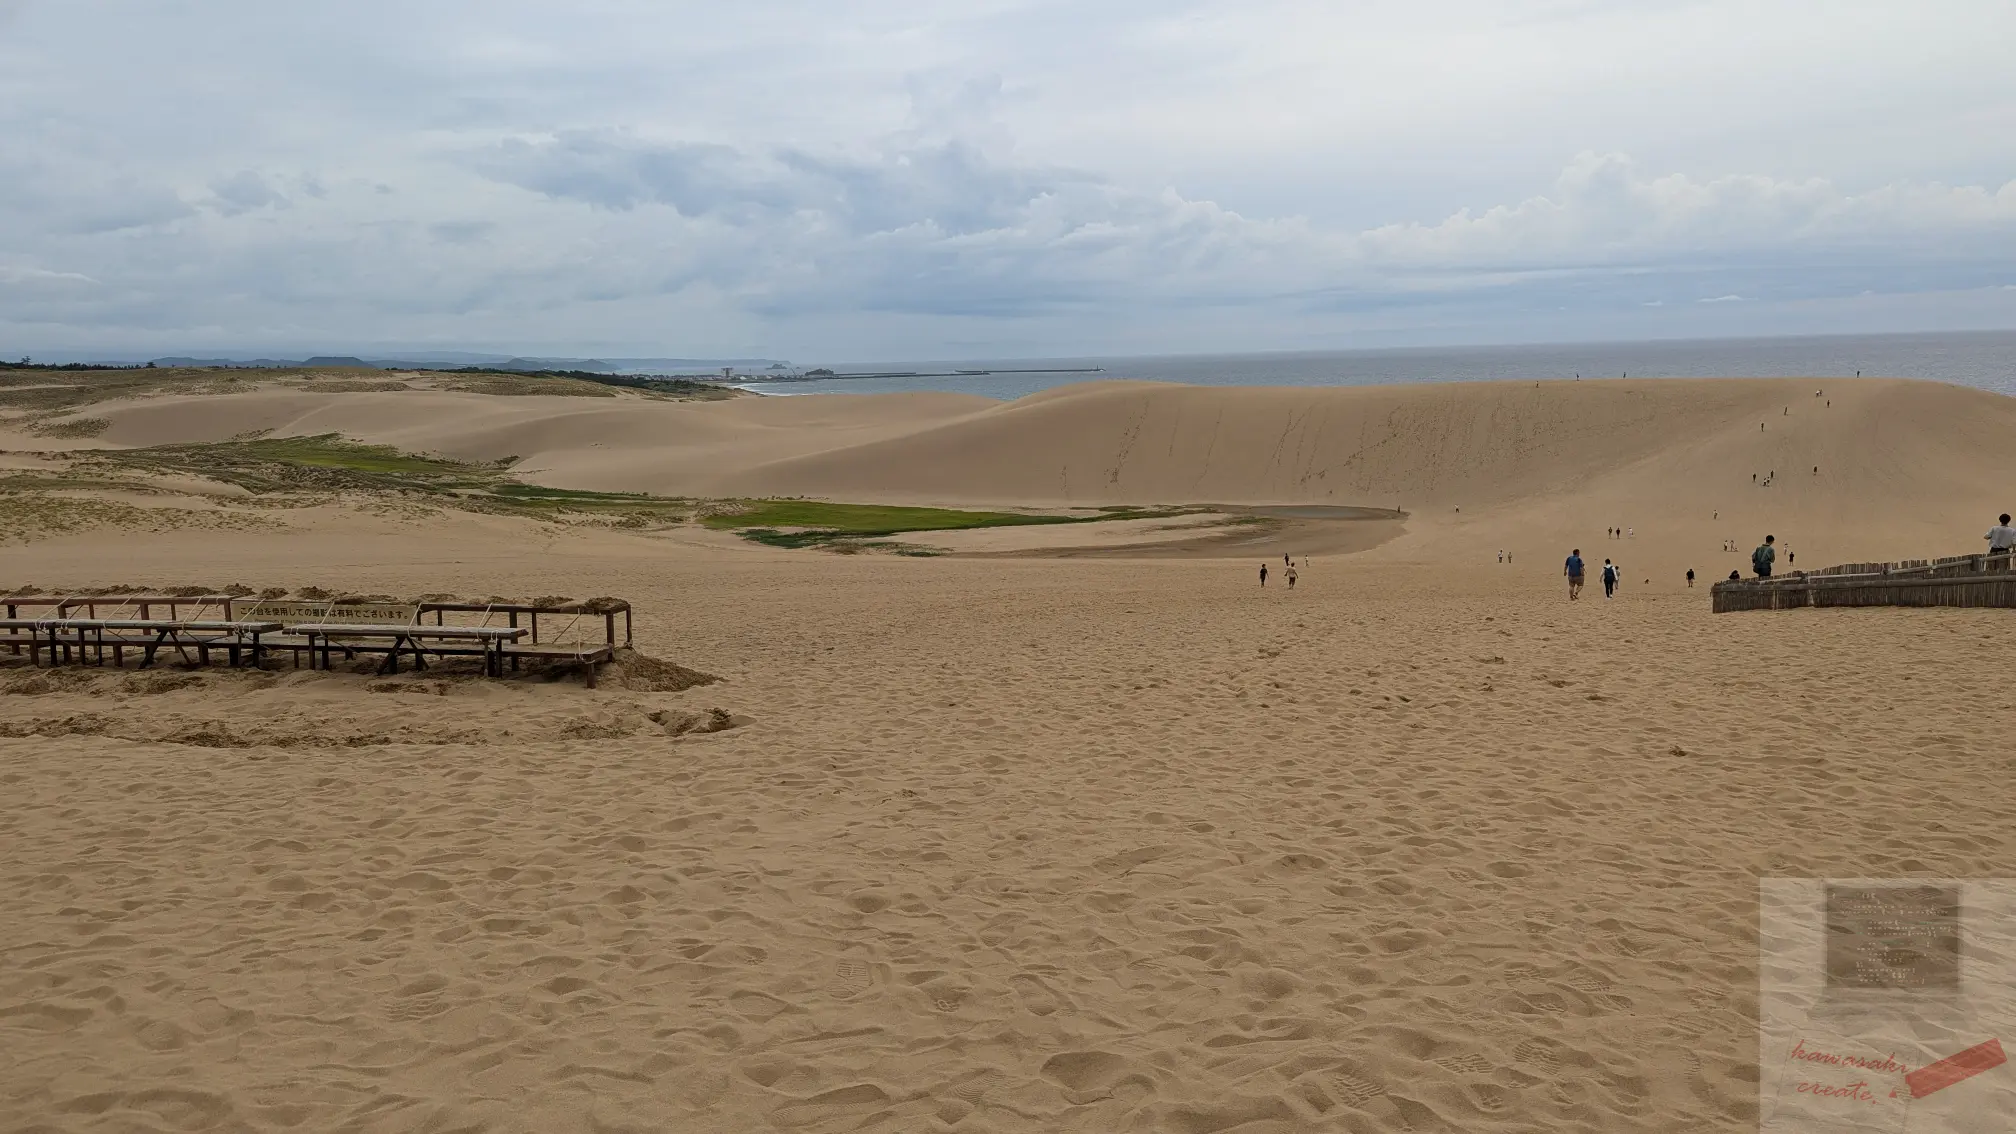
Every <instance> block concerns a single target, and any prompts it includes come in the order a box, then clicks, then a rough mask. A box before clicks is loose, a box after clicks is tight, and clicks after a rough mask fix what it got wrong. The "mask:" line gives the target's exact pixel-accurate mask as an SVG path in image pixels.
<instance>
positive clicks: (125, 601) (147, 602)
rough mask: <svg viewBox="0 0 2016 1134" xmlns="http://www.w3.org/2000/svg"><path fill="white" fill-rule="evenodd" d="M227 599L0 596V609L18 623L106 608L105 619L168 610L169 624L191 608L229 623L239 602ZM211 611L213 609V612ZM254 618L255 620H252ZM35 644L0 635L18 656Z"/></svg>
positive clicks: (88, 614)
mask: <svg viewBox="0 0 2016 1134" xmlns="http://www.w3.org/2000/svg"><path fill="white" fill-rule="evenodd" d="M241 601H243V600H241V599H235V598H233V597H232V596H230V595H88V594H87V595H5V596H0V605H4V606H5V607H6V608H7V618H8V620H14V619H19V618H21V617H22V613H21V612H22V611H24V610H46V611H48V612H49V613H48V614H47V615H45V617H48V618H70V617H73V616H75V615H76V614H77V612H79V611H82V612H83V617H85V618H98V617H100V614H99V611H98V608H99V607H101V606H104V607H110V608H111V609H110V611H109V612H108V613H107V614H105V615H104V617H108V618H121V617H124V618H131V617H133V616H134V615H135V614H138V615H139V617H141V618H149V619H151V618H153V617H154V608H155V607H162V606H165V607H167V608H168V618H169V620H170V621H177V620H182V619H183V612H182V608H183V607H194V608H195V614H194V617H195V618H197V619H201V618H204V617H205V616H209V617H214V618H219V619H222V620H223V621H226V622H230V621H233V620H234V619H235V618H236V617H237V615H236V614H234V613H233V611H232V604H233V603H235V602H241ZM213 608H214V609H213ZM252 617H254V618H256V617H257V616H256V615H254V616H252ZM37 641H39V639H38V638H36V636H35V635H33V634H31V633H25V632H21V633H17V632H12V631H9V632H7V633H5V634H0V646H6V647H7V648H8V652H10V653H12V654H14V655H16V656H19V655H20V653H21V647H23V646H30V647H32V646H34V644H35V643H36V642H37Z"/></svg>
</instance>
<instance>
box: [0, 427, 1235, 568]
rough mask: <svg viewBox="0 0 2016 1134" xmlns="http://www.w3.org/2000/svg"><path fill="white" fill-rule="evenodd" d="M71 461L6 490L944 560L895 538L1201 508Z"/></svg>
mask: <svg viewBox="0 0 2016 1134" xmlns="http://www.w3.org/2000/svg"><path fill="white" fill-rule="evenodd" d="M67 459H68V466H67V468H66V469H65V470H63V471H61V472H57V471H54V470H52V471H50V472H39V471H36V472H31V471H26V470H24V471H22V472H20V473H17V474H14V475H13V476H12V477H9V478H6V479H7V481H8V483H7V484H5V485H0V492H5V491H6V490H8V489H10V488H11V489H12V490H13V491H15V492H17V493H27V494H30V495H37V496H40V495H43V494H47V493H50V492H52V491H55V490H59V489H63V488H125V489H131V490H136V491H141V492H148V491H154V490H155V487H154V486H155V485H156V484H157V483H158V482H157V481H155V480H153V479H152V478H153V477H159V476H174V477H186V478H194V479H198V480H210V481H215V482H219V483H221V484H228V485H231V486H233V487H234V488H237V489H240V490H242V491H243V492H244V493H249V494H250V495H249V496H246V495H237V496H232V497H229V498H228V499H225V498H220V499H219V503H222V504H225V505H226V506H227V507H232V508H246V507H250V508H271V507H276V506H277V507H299V506H303V505H308V504H320V503H335V502H346V503H348V504H350V505H352V506H356V507H362V508H366V509H369V510H378V511H388V510H389V511H393V512H400V511H404V512H408V513H411V512H413V510H414V509H416V508H417V509H420V510H421V511H422V512H424V511H425V510H426V509H430V508H455V509H459V510H462V511H470V512H484V513H491V514H499V515H514V516H523V517H526V518H530V519H539V520H548V521H555V522H560V523H575V524H595V525H600V526H611V525H613V526H617V527H626V528H649V527H663V526H668V525H672V524H678V523H683V522H685V521H686V520H687V519H688V518H689V517H690V516H692V515H693V514H694V513H695V512H696V511H699V512H700V513H701V514H700V516H699V519H700V522H701V523H703V524H704V525H706V526H707V527H710V528H715V529H721V530H729V531H734V532H736V533H737V534H738V535H740V536H741V537H742V538H744V539H747V540H751V541H754V542H758V543H765V544H770V545H772V546H775V547H789V548H808V547H810V548H821V549H824V550H828V551H836V552H842V553H854V552H860V551H889V552H894V553H896V554H899V555H930V554H935V553H934V552H932V551H931V550H930V549H929V548H924V547H919V546H916V545H914V544H905V543H902V542H898V541H896V540H894V539H892V538H891V537H894V536H900V535H904V534H906V533H912V532H933V531H962V530H967V529H972V528H1003V527H1027V526H1032V525H1050V524H1086V523H1100V522H1105V521H1115V520H1130V519H1142V518H1151V517H1163V516H1177V515H1183V514H1186V513H1189V512H1193V511H1195V510H1196V509H1191V508H1140V507H1131V506H1119V505H1109V506H1106V507H1102V508H1099V509H1096V510H1085V511H1077V512H1006V511H989V510H970V511H969V510H963V509H955V508H917V507H905V506H899V505H888V504H841V503H835V502H831V501H824V500H776V499H772V500H730V501H695V500H689V499H681V498H677V497H666V496H653V495H649V494H646V493H637V492H597V491H591V490H587V489H572V488H550V487H547V486H545V485H538V484H525V483H523V482H521V481H518V480H516V479H514V478H513V477H512V475H511V465H512V463H513V462H514V461H515V459H516V458H506V459H503V460H498V461H461V460H455V459H453V458H450V457H444V456H438V455H426V454H419V453H407V452H402V451H400V450H398V449H396V448H393V447H392V446H389V445H367V444H364V443H361V442H357V441H350V440H346V439H344V438H343V437H342V436H341V435H339V434H335V433H324V434H318V435H316V436H312V437H263V436H254V437H246V438H240V439H237V440H232V441H221V442H211V443H202V444H180V445H155V446H150V447H147V448H139V449H96V450H86V451H79V452H75V453H72V454H70V455H69V457H68V458H67ZM175 491H178V492H188V491H190V490H189V489H187V488H177V489H175ZM197 491H199V492H200V490H197Z"/></svg>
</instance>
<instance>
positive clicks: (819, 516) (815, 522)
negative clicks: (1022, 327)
mask: <svg viewBox="0 0 2016 1134" xmlns="http://www.w3.org/2000/svg"><path fill="white" fill-rule="evenodd" d="M1185 511H1187V509H1175V508H1136V507H1129V506H1109V507H1105V508H1101V509H1099V510H1098V512H1097V513H1096V514H1091V515H1086V514H1070V513H1054V512H1048V513H1035V512H969V511H962V510H959V509H953V508H910V507H901V506H897V505H888V504H835V503H831V502H828V501H823V500H756V501H750V502H749V503H747V504H745V505H743V506H742V507H741V508H740V509H738V510H736V511H732V512H720V513H716V514H714V515H711V516H707V517H705V518H704V519H703V520H702V521H701V522H702V523H704V524H706V525H707V526H708V527H711V528H723V529H731V530H734V531H735V532H736V533H737V534H739V535H740V536H741V537H742V538H744V539H747V540H753V541H755V542H757V543H766V544H769V545H771V546H772V547H794V548H796V547H824V548H827V549H829V550H836V551H837V550H855V549H859V548H861V547H878V548H886V549H890V550H905V549H904V548H903V547H902V545H899V544H889V543H887V542H886V541H887V539H888V537H890V536H895V535H902V534H904V533H906V532H945V531H965V530H967V529H970V528H1008V527H1026V526H1029V525H1035V524H1088V523H1099V522H1104V521H1109V520H1132V519H1140V518H1144V517H1151V516H1173V515H1181V514H1183V513H1184V512H1185ZM785 528H790V529H796V530H792V531H783V530H780V529H785ZM913 553H914V552H913Z"/></svg>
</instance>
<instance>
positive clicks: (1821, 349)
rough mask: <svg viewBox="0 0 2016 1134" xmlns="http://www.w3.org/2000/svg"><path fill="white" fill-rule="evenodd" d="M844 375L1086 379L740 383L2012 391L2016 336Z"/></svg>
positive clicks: (972, 366) (817, 389) (1246, 358)
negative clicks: (1799, 382)
mask: <svg viewBox="0 0 2016 1134" xmlns="http://www.w3.org/2000/svg"><path fill="white" fill-rule="evenodd" d="M824 365H826V366H827V368H828V369H832V370H835V371H838V372H840V373H842V374H845V373H847V372H849V371H891V370H917V371H928V370H954V369H958V370H983V369H987V368H989V367H998V368H1001V369H1020V370H1027V369H1033V368H1056V369H1079V368H1085V367H1095V366H1096V367H1099V368H1101V371H1102V372H1101V373H1097V374H1082V373H1080V374H1026V373H1024V374H961V375H949V376H937V377H916V378H830V379H818V380H815V381H808V382H751V383H747V384H745V385H743V387H742V388H743V389H746V390H752V391H755V392H758V393H764V394H883V393H891V392H896V391H906V390H951V391H956V392H959V393H965V394H979V395H982V396H983V397H989V398H1000V399H1003V400H1007V399H1013V398H1019V397H1022V396H1023V395H1025V394H1033V393H1035V392H1036V391H1038V390H1045V389H1048V388H1050V387H1052V386H1062V385H1066V384H1069V383H1072V382H1086V381H1092V380H1095V379H1101V378H1146V379H1152V380H1154V381H1159V382H1184V383H1189V384H1193V385H1200V386H1371V385H1379V384H1383V383H1391V382H1484V381H1493V380H1498V379H1535V378H1541V379H1544V378H1574V377H1577V376H1579V377H1583V378H1619V377H1631V378H1736V377H1750V378H1779V377H1787V378H1846V377H1850V376H1852V375H1854V374H1856V373H1857V372H1858V371H1859V372H1860V373H1862V374H1863V375H1865V376H1868V377H1901V378H1927V379H1931V380H1934V381H1939V382H1952V383H1955V384H1958V385H1962V386H1977V387H1979V388H1981V389H1984V390H1993V391H1995V392H1997V393H2002V394H2010V395H2016V331H1963V332H1940V333H1930V334H1900V335H1816V336H1804V337H1798V338H1789V337H1788V338H1752V339H1684V340H1665V341H1655V342H1637V343H1558V344H1545V345H1527V346H1475V347H1423V348H1409V349H1391V350H1347V351H1307V352H1280V353H1261V354H1219V355H1203V354H1197V355H1166V356H1146V357H1130V358H1039V359H1030V358H1020V359H977V360H976V359H960V360H957V361H943V360H938V361H910V362H863V363H848V364H840V363H832V364H824Z"/></svg>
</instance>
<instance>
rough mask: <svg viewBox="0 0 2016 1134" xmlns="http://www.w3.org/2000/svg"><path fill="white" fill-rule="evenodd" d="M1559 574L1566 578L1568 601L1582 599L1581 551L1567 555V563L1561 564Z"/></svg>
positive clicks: (1576, 550) (1578, 549) (1577, 549)
mask: <svg viewBox="0 0 2016 1134" xmlns="http://www.w3.org/2000/svg"><path fill="white" fill-rule="evenodd" d="M1561 573H1562V574H1564V575H1566V576H1568V601H1569V602H1574V601H1575V600H1576V599H1578V598H1581V597H1582V549H1581V548H1579V547H1578V548H1576V549H1575V550H1573V551H1571V552H1569V553H1568V562H1566V563H1564V564H1562V567H1561Z"/></svg>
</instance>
